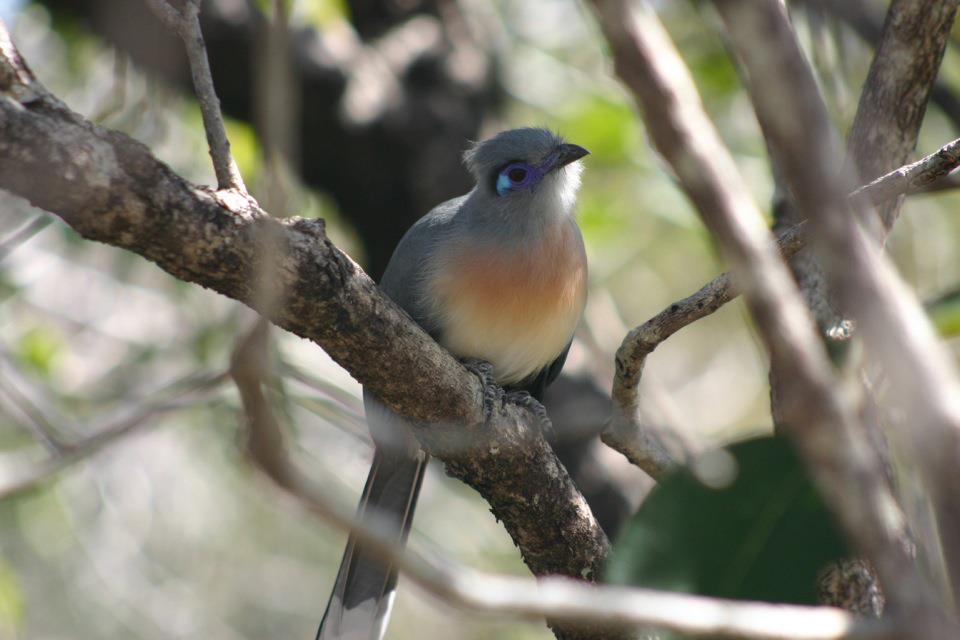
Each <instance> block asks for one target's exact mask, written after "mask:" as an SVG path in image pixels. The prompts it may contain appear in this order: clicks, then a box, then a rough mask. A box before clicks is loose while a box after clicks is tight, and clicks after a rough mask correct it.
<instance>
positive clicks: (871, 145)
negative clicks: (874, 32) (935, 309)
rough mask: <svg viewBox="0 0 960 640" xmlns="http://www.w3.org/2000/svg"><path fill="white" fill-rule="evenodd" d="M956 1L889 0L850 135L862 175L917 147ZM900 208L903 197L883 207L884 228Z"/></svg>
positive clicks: (893, 163)
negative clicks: (878, 41)
mask: <svg viewBox="0 0 960 640" xmlns="http://www.w3.org/2000/svg"><path fill="white" fill-rule="evenodd" d="M957 6H958V1H957V0H926V1H924V2H918V1H917V0H893V1H892V2H891V3H890V8H889V9H887V17H886V20H885V21H884V24H883V32H882V33H881V34H880V43H879V44H878V45H877V49H876V54H875V55H874V58H873V63H872V64H871V65H870V71H869V73H868V74H867V80H866V83H865V85H864V88H863V91H862V92H861V94H860V101H859V103H858V105H857V115H856V117H855V118H854V121H853V127H852V128H851V130H850V136H849V139H848V140H847V149H848V152H849V154H850V158H851V160H852V162H853V163H854V164H855V166H856V168H857V170H858V172H859V176H860V179H861V181H866V180H872V179H874V178H876V177H877V176H880V175H883V174H884V173H887V172H888V171H890V170H891V169H893V168H894V167H897V166H899V165H902V164H903V163H905V162H906V161H907V159H908V158H909V157H910V154H911V153H913V150H914V149H915V148H916V146H917V136H918V135H919V133H920V125H921V124H922V122H923V116H924V114H925V113H926V111H927V102H928V101H929V100H930V95H931V93H932V92H933V88H934V83H935V80H936V77H937V71H938V70H939V69H940V61H941V60H943V54H944V51H945V50H946V47H947V40H948V39H949V37H950V30H951V28H952V27H953V22H954V18H955V17H956V14H957ZM899 211H900V202H899V201H894V202H887V203H884V204H883V205H881V206H880V207H878V213H879V214H880V220H881V222H882V224H883V229H884V231H885V232H887V233H888V232H889V231H890V229H891V228H892V227H893V223H894V221H895V220H896V219H897V216H898V215H899Z"/></svg>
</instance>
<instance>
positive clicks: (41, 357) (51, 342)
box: [16, 326, 63, 377]
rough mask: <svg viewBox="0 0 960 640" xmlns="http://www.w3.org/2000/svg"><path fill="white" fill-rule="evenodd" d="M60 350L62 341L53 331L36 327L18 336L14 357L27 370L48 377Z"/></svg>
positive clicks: (43, 327)
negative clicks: (15, 356)
mask: <svg viewBox="0 0 960 640" xmlns="http://www.w3.org/2000/svg"><path fill="white" fill-rule="evenodd" d="M62 349H63V341H62V340H61V339H60V335H59V334H58V333H57V332H56V331H55V330H54V329H52V328H50V327H45V326H37V327H33V328H32V329H29V330H27V332H26V333H24V334H23V335H22V336H20V339H19V340H18V341H17V345H16V355H17V359H18V360H19V361H20V362H21V363H22V364H24V365H26V366H27V367H28V368H29V369H32V370H33V371H34V372H35V373H38V374H40V375H41V376H43V377H49V376H50V374H51V373H52V371H53V367H54V365H55V363H56V358H57V356H58V355H59V354H60V352H61V351H62Z"/></svg>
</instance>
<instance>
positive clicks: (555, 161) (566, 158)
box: [543, 143, 590, 173]
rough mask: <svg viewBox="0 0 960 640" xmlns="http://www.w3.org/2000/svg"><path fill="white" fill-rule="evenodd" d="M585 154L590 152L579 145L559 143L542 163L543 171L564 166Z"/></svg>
mask: <svg viewBox="0 0 960 640" xmlns="http://www.w3.org/2000/svg"><path fill="white" fill-rule="evenodd" d="M586 155H590V152H589V151H587V150H586V149H584V148H583V147H581V146H580V145H576V144H566V143H564V144H561V145H560V146H559V147H557V150H556V151H554V152H553V153H551V154H550V156H549V157H548V158H547V161H546V162H544V163H543V168H544V173H547V172H548V171H554V170H556V169H559V168H561V167H565V166H567V165H568V164H570V163H571V162H576V161H577V160H579V159H580V158H582V157H583V156H586Z"/></svg>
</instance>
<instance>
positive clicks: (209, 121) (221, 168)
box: [145, 0, 247, 193]
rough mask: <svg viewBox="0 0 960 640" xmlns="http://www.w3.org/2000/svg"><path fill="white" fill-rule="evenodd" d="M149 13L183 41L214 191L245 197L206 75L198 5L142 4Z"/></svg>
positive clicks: (187, 1) (188, 1) (158, 0)
mask: <svg viewBox="0 0 960 640" xmlns="http://www.w3.org/2000/svg"><path fill="white" fill-rule="evenodd" d="M145 1H146V3H147V5H148V6H149V7H150V9H151V10H152V11H153V12H154V13H155V14H156V16H157V17H158V18H160V20H161V21H162V22H163V23H164V24H165V25H166V26H167V28H169V29H171V30H173V31H175V32H176V33H177V35H179V36H180V39H181V40H183V46H184V49H186V51H187V59H188V60H189V61H190V74H191V76H192V77H193V87H194V90H195V91H196V94H197V101H198V102H199V103H200V113H201V114H202V115H203V129H204V131H206V133H207V146H208V147H209V149H210V158H211V159H212V160H213V170H214V172H215V173H216V175H217V188H219V189H236V190H237V191H239V192H240V193H246V192H247V188H246V186H245V185H244V184H243V177H242V176H241V175H240V169H238V168H237V163H236V162H234V160H233V156H231V155H230V141H229V140H227V131H226V129H225V128H224V126H223V116H222V115H221V114H220V100H218V99H217V92H216V90H215V89H214V88H213V76H212V75H211V74H210V62H209V60H207V49H206V46H205V45H204V44H203V33H202V32H201V31H200V17H199V16H200V1H199V0H184V2H183V9H181V10H179V11H178V10H177V9H174V8H173V7H172V6H171V5H170V4H169V3H168V2H167V0H145Z"/></svg>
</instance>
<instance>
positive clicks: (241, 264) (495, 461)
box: [0, 25, 609, 580]
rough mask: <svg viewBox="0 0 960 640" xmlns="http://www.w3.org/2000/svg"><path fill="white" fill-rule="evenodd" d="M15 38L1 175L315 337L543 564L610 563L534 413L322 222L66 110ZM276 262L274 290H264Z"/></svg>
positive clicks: (75, 222) (0, 79)
mask: <svg viewBox="0 0 960 640" xmlns="http://www.w3.org/2000/svg"><path fill="white" fill-rule="evenodd" d="M3 43H8V44H9V37H8V36H7V34H6V31H5V29H4V28H2V25H0V188H4V189H8V190H10V191H12V192H13V193H16V194H18V195H21V196H23V197H25V198H27V199H29V200H30V201H31V202H33V203H34V204H35V205H37V206H39V207H41V208H43V209H45V210H47V211H50V212H51V213H54V214H56V215H57V216H59V217H60V218H61V219H63V220H64V221H65V222H66V223H67V224H69V225H70V226H71V227H73V228H74V229H75V230H76V231H77V232H78V233H80V234H81V235H82V236H84V237H85V238H88V239H91V240H97V241H100V242H105V243H107V244H111V245H113V246H117V247H120V248H123V249H127V250H129V251H133V252H134V253H138V254H140V255H142V256H144V257H146V258H148V259H149V260H151V261H153V262H155V263H156V264H157V265H158V266H160V267H161V268H163V269H164V270H166V271H167V272H168V273H170V274H172V275H173V276H175V277H177V278H180V279H181V280H186V281H188V282H195V283H197V284H200V285H202V286H204V287H207V288H210V289H213V290H215V291H217V292H219V293H221V294H223V295H226V296H228V297H231V298H233V299H235V300H238V301H240V302H243V303H244V304H247V305H248V306H250V307H252V308H255V309H256V310H258V311H260V312H261V313H262V314H264V315H265V316H266V317H268V318H269V319H270V320H271V321H273V322H274V323H275V324H277V325H278V326H280V327H282V328H284V329H287V330H288V331H291V332H292V333H295V334H297V335H299V336H301V337H303V338H306V339H309V340H312V341H313V342H316V343H317V344H318V345H320V346H321V347H323V348H324V349H325V350H326V351H327V353H328V354H330V356H331V357H332V358H333V359H334V360H335V361H337V362H338V363H339V364H340V365H341V366H343V367H344V368H345V369H346V370H348V371H349V372H350V373H351V374H352V375H353V376H354V377H355V378H356V379H357V380H359V381H360V382H361V383H362V384H364V385H365V386H366V387H367V388H368V389H370V391H371V392H373V393H374V394H376V395H377V396H378V397H379V398H380V399H381V400H382V401H383V402H385V403H386V404H387V405H388V406H389V407H390V408H391V409H393V410H394V411H397V412H398V413H400V414H403V415H405V416H408V417H410V418H411V419H412V420H414V421H417V422H419V423H422V425H421V426H420V427H419V428H417V429H416V434H417V437H418V438H419V439H420V442H421V444H422V445H423V447H424V448H425V449H426V450H427V451H428V452H429V453H431V454H432V455H434V456H436V457H438V458H439V459H441V460H443V461H444V462H445V463H446V465H447V470H448V472H449V473H451V474H452V475H454V476H456V477H458V478H460V479H461V480H464V481H465V482H467V483H468V484H470V485H471V486H473V487H474V488H475V489H477V490H478V491H479V492H480V493H481V495H482V496H483V497H484V498H485V499H486V500H487V501H488V502H489V503H490V505H491V508H492V511H493V513H494V515H495V516H496V517H497V518H498V519H500V520H501V521H502V522H503V524H504V526H505V527H506V529H507V531H508V532H509V534H510V535H511V536H512V537H513V539H514V541H515V542H516V544H517V546H518V547H519V548H520V550H521V553H522V554H523V558H524V560H525V561H526V563H527V564H528V566H529V567H530V569H531V571H533V573H534V574H536V575H545V574H553V573H559V574H563V575H567V576H572V577H576V578H583V579H588V580H596V579H597V578H598V576H599V575H600V572H601V569H602V566H603V560H604V558H605V556H606V554H607V551H608V548H609V542H608V541H607V538H606V536H605V535H604V534H603V531H602V530H601V529H600V527H599V526H598V525H597V522H596V520H595V519H594V517H593V514H592V513H591V512H590V509H589V507H587V505H586V503H585V502H584V501H583V497H582V496H581V494H580V493H579V491H578V490H577V488H576V487H575V486H574V484H573V482H572V481H571V479H570V477H569V475H568V474H567V472H566V470H565V469H564V468H563V466H562V465H561V464H560V463H559V462H558V460H557V458H556V456H555V455H554V453H553V451H552V450H551V449H550V446H549V445H548V444H547V443H546V442H545V441H544V440H543V438H542V437H541V435H540V432H539V428H538V427H537V426H535V425H537V421H536V419H535V417H534V416H532V415H530V414H529V412H527V411H524V410H522V409H520V408H518V407H517V406H515V405H512V404H508V405H506V406H505V407H503V409H502V410H501V411H499V412H497V413H496V415H495V416H493V418H492V419H491V420H490V422H489V423H485V417H484V412H483V402H482V394H481V387H480V383H479V381H478V380H477V378H476V376H474V375H471V374H470V373H468V372H467V371H466V370H465V369H464V368H463V367H462V366H461V365H460V364H459V363H458V362H457V361H456V360H454V359H453V358H452V357H451V356H450V354H449V353H447V352H446V351H445V350H444V349H443V348H441V347H440V346H439V345H438V344H437V343H436V342H434V341H433V340H431V339H430V338H429V336H427V334H426V333H424V331H423V330H422V329H421V328H420V327H418V326H417V325H416V324H415V323H414V322H413V321H411V320H410V318H409V317H408V316H407V315H406V314H405V313H404V312H403V311H401V310H400V309H399V308H398V307H397V306H396V305H395V304H394V303H393V302H392V301H390V300H389V299H388V298H386V297H385V296H384V295H382V294H381V292H380V290H379V289H378V288H377V286H376V285H375V284H374V283H373V282H372V281H371V280H370V278H369V277H368V276H367V275H366V274H365V273H364V272H363V271H362V270H361V269H360V267H359V266H357V265H356V264H355V263H354V262H353V261H352V260H351V259H350V258H349V257H348V256H346V255H345V254H343V253H342V252H341V251H340V250H339V249H337V248H336V247H335V246H334V245H333V244H332V243H331V242H330V240H329V239H328V238H327V237H326V234H325V232H324V227H323V222H322V221H319V220H304V219H297V218H294V219H286V220H277V219H274V218H272V217H271V216H269V215H268V214H266V213H265V212H264V211H263V210H261V209H260V207H259V206H258V205H257V203H256V202H254V201H253V200H252V199H251V198H249V197H248V196H246V195H244V194H241V193H238V192H237V191H232V190H231V191H219V192H211V191H210V190H209V189H205V188H202V187H198V186H195V185H193V184H191V183H189V182H187V181H186V180H184V179H183V178H181V177H180V176H178V175H176V174H175V173H173V172H172V171H171V170H170V169H169V168H168V167H167V166H165V165H164V164H163V163H161V162H159V161H158V160H156V159H155V158H154V157H153V156H152V155H151V154H150V152H149V150H148V149H147V148H146V147H144V146H143V145H141V144H139V143H137V142H135V141H133V140H131V139H129V138H128V137H126V136H124V135H122V134H119V133H117V132H112V131H108V130H104V129H102V128H100V127H97V126H95V125H93V124H91V123H90V122H87V121H85V120H84V119H83V118H81V117H80V116H78V115H77V114H75V113H73V112H71V111H70V110H69V109H67V108H66V107H65V106H64V105H63V104H62V103H60V102H59V101H58V100H56V98H54V97H53V96H51V95H50V94H49V93H48V92H47V91H46V90H45V89H44V88H43V87H42V86H41V85H39V84H38V83H36V82H35V81H34V80H33V78H32V75H30V74H29V71H28V70H27V68H26V65H24V64H23V62H22V60H20V58H19V56H18V55H15V54H16V52H15V49H13V47H12V44H9V46H5V45H4V44H3ZM25 83H26V84H25ZM18 96H26V97H25V98H24V99H23V100H21V99H19V98H18ZM266 240H269V242H265V241H266ZM265 245H268V246H269V247H270V250H269V251H266V250H265V249H264V246H265ZM265 253H267V254H268V257H269V258H270V259H269V260H265V255H264V254H265ZM264 275H266V277H268V279H269V281H270V282H271V283H272V284H273V287H274V290H273V291H272V295H271V297H270V300H269V304H266V303H262V300H259V299H257V296H256V293H257V291H256V289H257V282H258V279H259V278H260V277H263V276H264ZM428 425H429V426H428Z"/></svg>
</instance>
